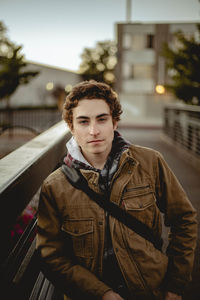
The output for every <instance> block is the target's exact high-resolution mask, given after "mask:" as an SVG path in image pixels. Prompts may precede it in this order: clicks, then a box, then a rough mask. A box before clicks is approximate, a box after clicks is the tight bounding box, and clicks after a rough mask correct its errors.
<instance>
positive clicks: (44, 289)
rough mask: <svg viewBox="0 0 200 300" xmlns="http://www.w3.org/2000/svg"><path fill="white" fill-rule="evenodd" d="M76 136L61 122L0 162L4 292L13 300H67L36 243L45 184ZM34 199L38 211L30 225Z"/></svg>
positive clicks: (0, 291)
mask: <svg viewBox="0 0 200 300" xmlns="http://www.w3.org/2000/svg"><path fill="white" fill-rule="evenodd" d="M70 137H71V133H70V131H69V129H68V128H67V125H66V124H65V123H64V121H61V122H59V123H58V124H56V125H54V126H53V127H51V128H50V129H48V130H47V131H45V132H43V133H42V134H40V135H38V136H37V137H35V138H34V139H32V140H31V141H29V142H28V143H26V144H24V145H23V146H21V147H19V148H18V149H16V150H15V151H13V152H11V153H10V154H8V155H7V156H5V157H4V158H2V159H1V160H0V206H1V217H0V235H1V247H0V280H1V283H2V284H1V288H0V294H2V295H6V299H8V300H11V299H13V298H19V299H24V300H35V299H39V298H40V293H45V295H46V296H45V297H44V295H43V297H42V299H44V300H52V299H62V294H60V291H58V290H57V289H55V287H54V286H53V285H52V283H51V282H49V281H48V279H47V278H45V276H44V275H43V273H42V272H41V270H40V263H39V261H38V259H37V252H36V250H35V240H36V225H37V204H38V200H39V191H40V187H41V184H42V182H43V180H44V179H45V178H46V177H47V176H48V175H49V174H50V173H51V172H52V171H53V170H55V169H56V168H58V167H59V166H60V165H61V164H62V161H63V157H64V155H65V154H66V152H67V149H66V146H65V144H66V142H67V141H68V140H69V138H70ZM34 198H35V200H34V208H35V211H34V213H33V212H32V211H31V218H29V221H28V223H27V217H29V213H30V207H32V205H33V199H34ZM35 204H36V205H35ZM24 216H25V222H24V223H23V225H25V226H24V228H20V230H21V231H20V232H19V236H18V235H17V234H16V233H18V232H17V231H16V228H18V226H19V225H22V220H24V219H23V217H24ZM16 225H17V227H16ZM22 229H23V230H22ZM55 295H56V298H55Z"/></svg>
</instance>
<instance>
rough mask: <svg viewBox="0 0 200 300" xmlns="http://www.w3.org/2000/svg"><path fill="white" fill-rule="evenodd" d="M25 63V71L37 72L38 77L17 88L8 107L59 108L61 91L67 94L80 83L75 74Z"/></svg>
mask: <svg viewBox="0 0 200 300" xmlns="http://www.w3.org/2000/svg"><path fill="white" fill-rule="evenodd" d="M27 63H28V64H27V67H26V71H28V70H31V71H39V75H37V76H36V77H34V78H33V79H31V80H30V82H29V83H28V84H25V85H21V86H19V87H18V88H17V90H16V92H15V93H14V94H13V95H12V96H11V98H10V106H11V107H13V108H15V107H36V106H37V107H38V106H39V107H45V106H56V105H58V106H59V105H60V106H61V105H62V103H58V102H59V101H60V100H62V99H60V97H59V96H62V92H61V91H62V90H63V91H64V90H65V91H66V92H69V91H70V89H71V88H72V86H73V85H75V84H76V83H78V82H79V81H81V77H80V75H79V74H78V73H77V72H73V71H69V70H65V69H61V68H56V67H53V66H48V65H44V64H39V63H34V62H27ZM56 93H57V94H56ZM0 105H1V106H0V107H1V108H3V107H5V106H6V102H4V101H1V102H0Z"/></svg>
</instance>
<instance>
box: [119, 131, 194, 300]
mask: <svg viewBox="0 0 200 300" xmlns="http://www.w3.org/2000/svg"><path fill="white" fill-rule="evenodd" d="M119 131H120V132H121V134H122V135H123V136H124V137H125V138H126V139H127V140H129V141H130V142H132V143H134V144H138V145H142V146H146V147H150V148H153V149H156V150H158V151H160V152H161V153H162V154H163V156H164V158H165V160H166V161H167V163H168V165H169V166H170V168H171V169H172V170H173V172H174V173H175V175H176V176H177V178H178V179H179V181H180V183H181V184H182V186H183V187H184V189H185V191H186V193H187V195H188V197H189V199H190V200H191V202H192V204H193V206H194V207H195V208H196V210H197V216H198V220H199V219H200V171H199V170H198V169H196V168H194V167H193V166H192V165H191V164H190V161H186V160H185V159H184V157H183V156H181V155H180V153H179V152H177V151H176V150H174V147H172V146H170V145H169V144H168V143H167V142H166V141H165V140H164V138H163V134H162V131H161V130H156V129H154V130H150V129H134V128H131V129H122V128H120V129H119ZM198 229H199V231H198V232H199V233H198V242H197V249H196V256H195V263H194V271H193V281H192V283H191V285H190V287H189V290H188V292H187V294H185V295H184V298H183V299H184V300H188V299H189V300H197V299H198V300H199V299H200V226H198Z"/></svg>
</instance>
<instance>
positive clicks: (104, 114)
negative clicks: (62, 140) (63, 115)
mask: <svg viewBox="0 0 200 300" xmlns="http://www.w3.org/2000/svg"><path fill="white" fill-rule="evenodd" d="M106 116H110V114H108V113H103V114H100V115H97V116H96V117H95V118H101V117H106ZM76 119H77V120H78V119H89V117H87V116H78V117H76Z"/></svg>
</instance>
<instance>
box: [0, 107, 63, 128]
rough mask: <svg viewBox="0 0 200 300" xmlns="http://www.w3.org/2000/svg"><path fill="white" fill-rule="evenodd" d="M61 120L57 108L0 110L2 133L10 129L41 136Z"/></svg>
mask: <svg viewBox="0 0 200 300" xmlns="http://www.w3.org/2000/svg"><path fill="white" fill-rule="evenodd" d="M60 120H61V112H60V111H59V110H58V108H56V107H44V108H42V107H35V108H34V107H33V108H27V109H26V108H16V109H15V108H10V109H0V133H2V132H3V131H5V130H7V129H10V128H18V129H19V128H21V129H22V130H23V129H27V130H30V131H32V132H35V133H36V134H39V133H41V132H43V131H45V130H47V129H48V128H49V127H51V126H53V125H54V124H56V123H58V122H59V121H60Z"/></svg>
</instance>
